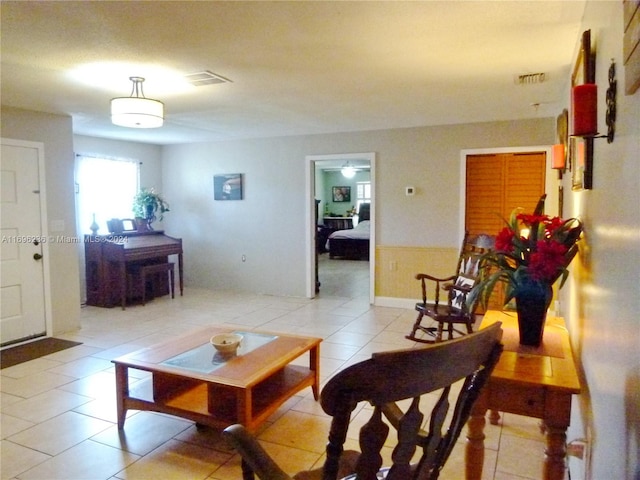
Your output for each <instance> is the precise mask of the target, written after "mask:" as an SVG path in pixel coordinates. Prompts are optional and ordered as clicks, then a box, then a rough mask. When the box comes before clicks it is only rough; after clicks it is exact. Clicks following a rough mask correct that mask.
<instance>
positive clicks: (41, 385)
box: [0, 371, 75, 398]
mask: <svg viewBox="0 0 640 480" xmlns="http://www.w3.org/2000/svg"><path fill="white" fill-rule="evenodd" d="M74 380H75V378H73V377H69V376H67V375H59V374H57V373H52V372H48V371H43V372H39V373H34V374H32V375H27V376H25V377H21V378H18V379H15V378H8V377H3V378H2V383H0V389H2V391H3V392H5V393H10V394H11V395H16V396H18V397H22V398H29V397H33V396H35V395H38V394H41V393H44V392H46V391H48V390H51V389H52V388H56V387H59V386H61V385H64V384H66V383H69V382H73V381H74Z"/></svg>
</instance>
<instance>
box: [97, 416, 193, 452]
mask: <svg viewBox="0 0 640 480" xmlns="http://www.w3.org/2000/svg"><path fill="white" fill-rule="evenodd" d="M191 425H193V423H192V422H189V421H187V420H183V419H181V418H177V417H170V416H168V415H158V414H155V413H151V412H140V413H138V414H136V415H133V416H131V417H129V418H127V420H126V421H125V424H124V429H122V430H118V427H117V426H116V425H114V426H112V427H111V428H108V429H106V430H105V431H103V432H102V433H100V434H98V435H95V436H94V437H92V440H94V441H96V442H100V443H104V444H105V445H109V446H112V447H114V448H121V449H122V450H126V451H128V452H131V453H135V454H137V455H146V454H147V453H149V452H150V451H152V450H154V449H156V448H158V447H159V446H160V445H162V444H163V443H164V442H166V441H168V440H170V439H171V438H173V437H174V436H176V435H178V434H179V433H180V432H182V431H184V430H186V429H187V428H189V427H190V426H191Z"/></svg>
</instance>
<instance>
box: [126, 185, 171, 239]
mask: <svg viewBox="0 0 640 480" xmlns="http://www.w3.org/2000/svg"><path fill="white" fill-rule="evenodd" d="M168 211H169V203H167V201H166V200H165V199H164V198H162V196H161V195H160V194H159V193H156V192H155V190H154V189H153V188H150V189H146V188H143V189H142V190H140V191H139V192H138V193H137V194H136V195H135V196H134V197H133V215H134V216H135V217H136V218H137V219H144V220H145V222H146V228H147V229H148V230H153V229H152V228H151V223H152V222H153V221H154V220H156V219H158V220H162V219H163V218H164V214H165V212H168ZM138 225H139V227H140V222H139V223H138Z"/></svg>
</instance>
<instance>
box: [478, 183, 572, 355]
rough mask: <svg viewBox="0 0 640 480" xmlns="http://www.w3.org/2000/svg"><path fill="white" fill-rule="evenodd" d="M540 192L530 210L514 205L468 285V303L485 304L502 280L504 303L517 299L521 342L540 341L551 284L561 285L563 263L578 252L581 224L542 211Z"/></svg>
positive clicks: (567, 262) (550, 295) (543, 199)
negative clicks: (474, 279)
mask: <svg viewBox="0 0 640 480" xmlns="http://www.w3.org/2000/svg"><path fill="white" fill-rule="evenodd" d="M545 198H546V195H543V196H542V197H541V198H540V201H539V202H538V205H537V206H536V209H535V211H534V212H533V214H525V213H522V209H515V210H514V211H513V212H512V213H511V216H510V217H509V220H508V221H505V223H506V226H505V227H504V228H503V229H502V230H501V231H500V232H499V233H498V236H497V237H496V242H495V249H494V250H492V251H491V252H488V253H486V254H484V255H483V256H482V257H481V260H480V266H481V272H480V280H479V282H478V283H477V284H476V286H475V287H474V288H473V289H472V290H471V292H470V294H469V298H468V300H467V301H468V303H469V304H474V303H475V302H476V301H478V300H480V302H481V303H482V304H484V305H486V303H487V300H488V299H489V296H490V295H491V292H492V291H493V289H494V288H495V286H496V285H497V284H498V283H501V284H504V285H505V295H506V296H505V301H504V303H505V305H506V304H507V303H509V302H510V301H511V300H512V299H515V301H516V310H517V313H518V326H519V330H520V343H521V344H523V345H534V346H539V345H540V343H541V342H542V334H543V329H544V321H545V319H546V313H547V309H548V308H549V305H550V303H551V299H552V297H553V290H552V286H553V284H554V283H555V282H556V281H557V280H558V279H560V278H561V281H560V288H561V287H562V286H563V285H564V282H565V281H566V279H567V277H568V275H569V271H568V270H567V267H568V266H569V264H570V263H571V261H572V260H573V258H574V257H575V255H576V253H578V245H577V242H578V240H579V239H580V235H581V233H582V223H581V222H580V221H579V220H578V219H576V218H570V219H568V220H563V219H561V218H559V217H549V216H548V215H544V214H543V213H542V212H543V211H544V201H545Z"/></svg>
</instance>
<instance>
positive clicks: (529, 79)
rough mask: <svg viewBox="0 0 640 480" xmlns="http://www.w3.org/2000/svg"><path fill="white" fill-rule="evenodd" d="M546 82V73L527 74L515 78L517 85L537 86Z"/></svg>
mask: <svg viewBox="0 0 640 480" xmlns="http://www.w3.org/2000/svg"><path fill="white" fill-rule="evenodd" d="M545 80H546V74H545V73H525V74H523V75H516V77H515V83H516V85H535V84H536V83H543V82H544V81H545Z"/></svg>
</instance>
